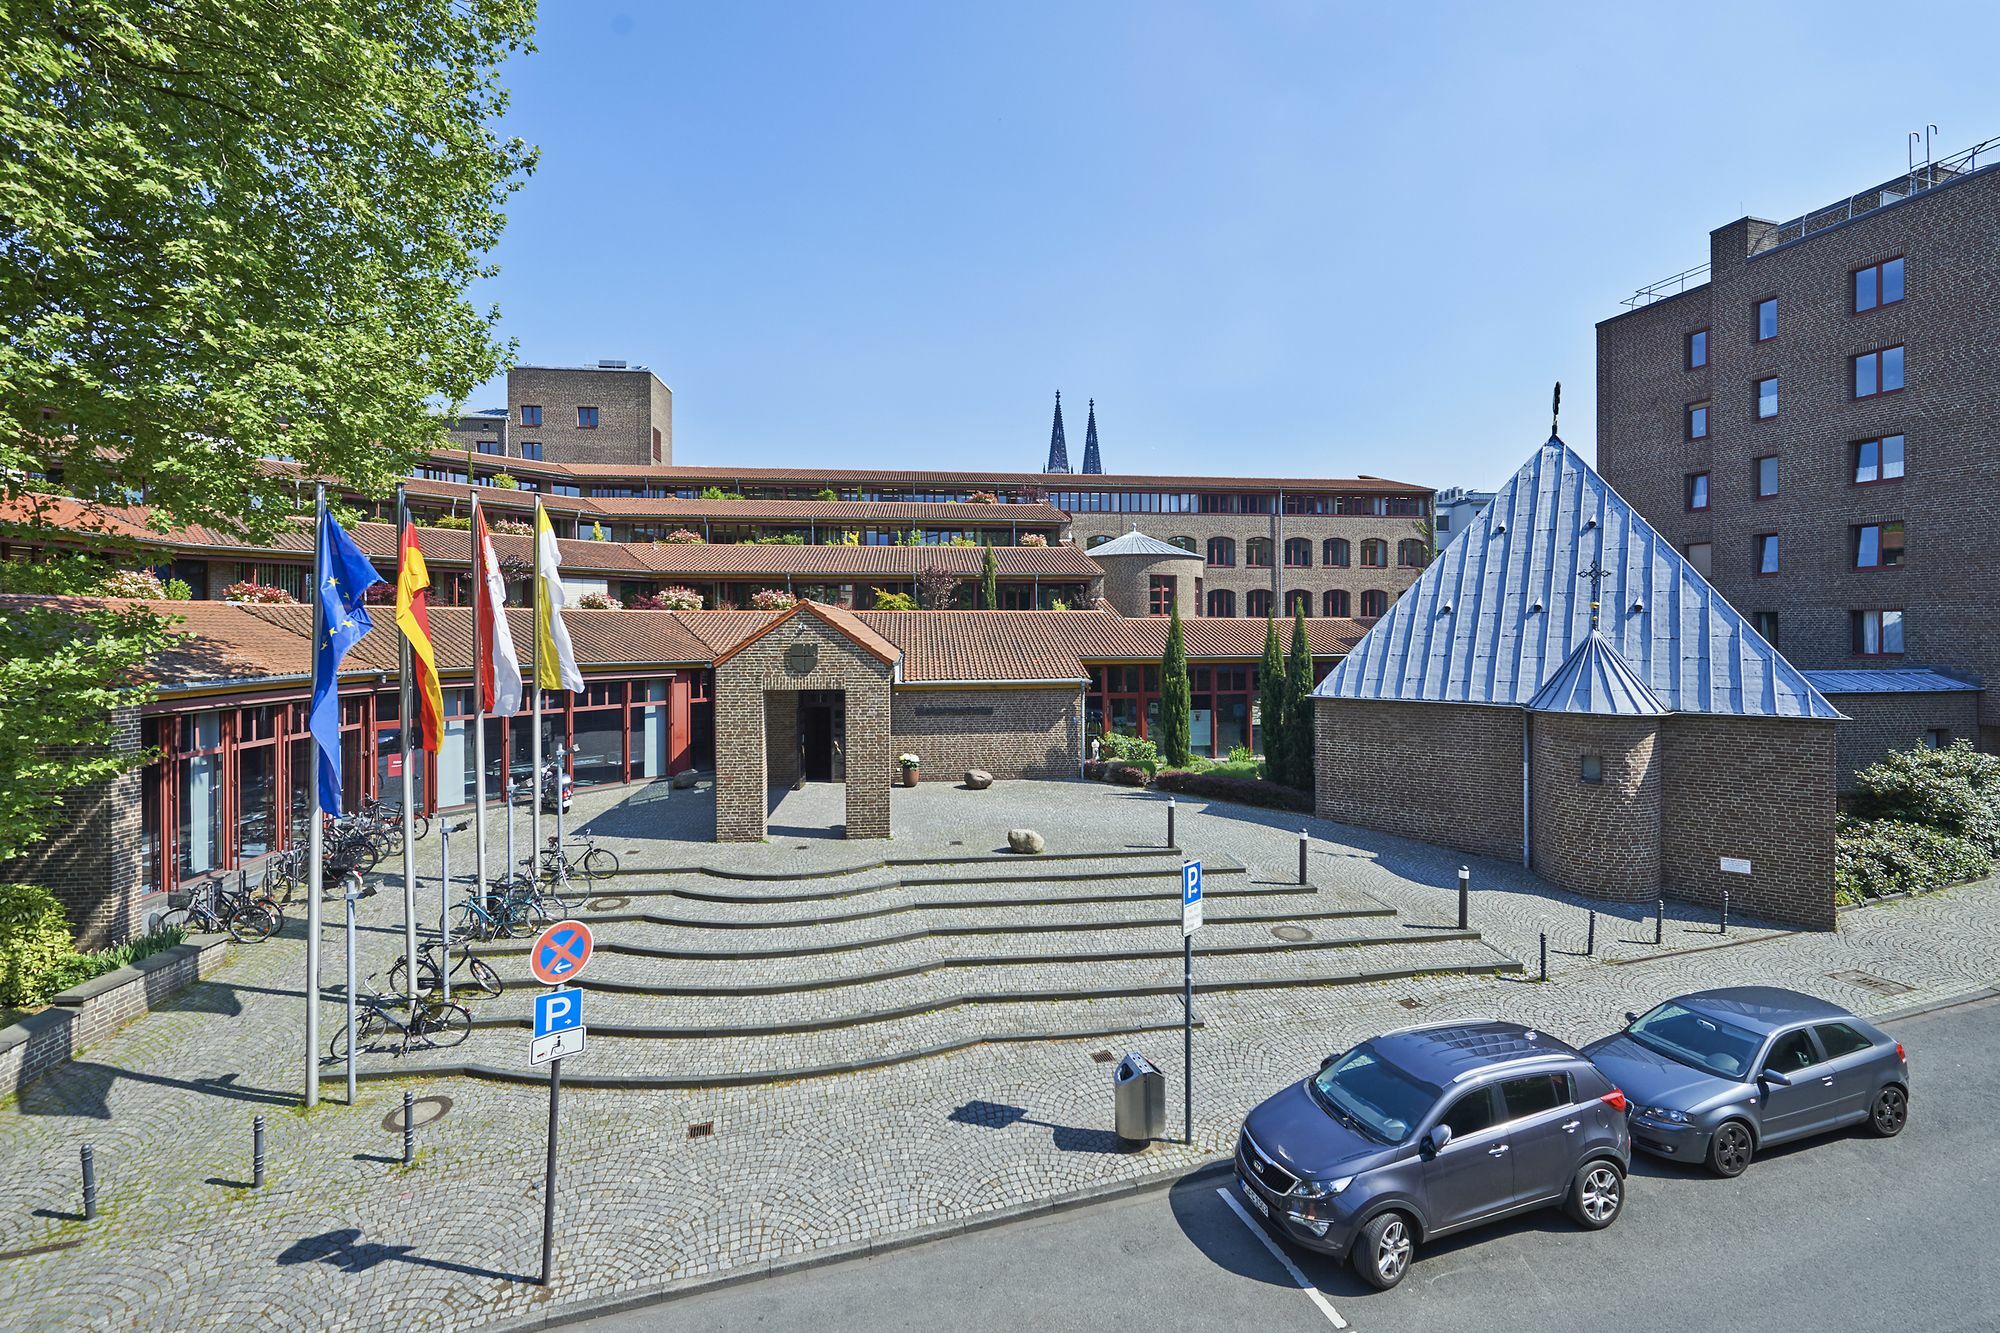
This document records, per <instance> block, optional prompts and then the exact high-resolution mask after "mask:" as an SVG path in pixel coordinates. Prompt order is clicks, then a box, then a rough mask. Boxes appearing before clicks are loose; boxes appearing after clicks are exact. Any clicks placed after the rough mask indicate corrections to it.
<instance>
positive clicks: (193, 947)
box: [0, 935, 229, 1096]
mask: <svg viewBox="0 0 2000 1333" xmlns="http://www.w3.org/2000/svg"><path fill="white" fill-rule="evenodd" d="M228 944H229V940H228V938H227V937H226V936H222V935H201V936H196V937H195V938H193V939H190V940H188V941H187V942H186V943H185V944H177V945H175V946H174V947H173V948H171V949H167V950H164V951H162V952H160V953H156V954H154V955H152V956H151V957H150V958H142V959H140V960H139V961H138V962H136V963H134V964H132V965H131V966H130V967H121V968H119V969H118V970H117V971H115V972H107V973H105V974H104V975H103V976H101V977H92V978H91V979H90V980H89V981H86V982H84V983H83V984H82V985H80V986H72V987H70V988H69V989H68V990H66V991H64V992H62V993H61V994H60V995H57V996H55V997H54V998H53V999H51V1000H50V1001H49V1007H48V1008H47V1009H44V1010H43V1011H42V1012H40V1013H38V1014H30V1015H28V1016H27V1017H26V1018H24V1019H22V1020H21V1021H20V1022H18V1023H16V1024H14V1025H13V1026H12V1027H9V1028H4V1029H0V1096H5V1095H10V1094H13V1093H18V1092H19V1091H21V1089H22V1088H25V1087H26V1086H27V1085H28V1084H29V1083H31V1082H33V1081H34V1079H35V1078H37V1077H38V1076H39V1075H42V1074H45V1073H47V1072H48V1071H49V1070H51V1069H53V1068H55V1066H57V1065H59V1064H61V1063H63V1062H64V1061H65V1060H68V1059H70V1058H71V1057H72V1056H74V1055H75V1054H76V1053H77V1052H78V1051H79V1050H82V1049H83V1048H85V1047H87V1046H94V1045H96V1044H97V1043H98V1042H100V1041H102V1040H103V1039H104V1038H105V1037H106V1036H108V1035H110V1034H111V1033H112V1032H115V1031H116V1030H117V1029H119V1028H121V1027H123V1026H125V1024H127V1023H129V1022H131V1021H132V1020H133V1019H135V1018H137V1017H138V1016H139V1015H141V1014H143V1013H146V1012H148V1011H149V1010H151V1009H152V1008H153V1006H154V1005H156V1004H158V1003H160V1002H161V1001H162V1000H165V999H166V998H167V997H168V996H170V995H173V994H175V993H176V992H178V991H180V990H182V989H184V988H186V987H187V986H190V985H192V984H193V983H194V982H196V981H198V980H200V979H201V978H202V977H205V976H207V975H208V974H209V973H211V972H213V971H215V969H216V968H217V967H219V966H221V965H222V958H223V951H224V950H225V949H226V948H227V946H228Z"/></svg>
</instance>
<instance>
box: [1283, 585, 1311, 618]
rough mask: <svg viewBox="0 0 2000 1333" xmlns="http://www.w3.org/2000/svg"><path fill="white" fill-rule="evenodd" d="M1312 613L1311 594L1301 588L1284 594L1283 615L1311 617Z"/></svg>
mask: <svg viewBox="0 0 2000 1333" xmlns="http://www.w3.org/2000/svg"><path fill="white" fill-rule="evenodd" d="M1312 613H1313V598H1312V594H1311V593H1309V592H1307V591H1306V590H1305V589H1303V588H1293V589H1292V590H1291V591H1290V592H1288V593H1286V594H1285V614H1286V615H1288V616H1296V615H1308V616H1309V615H1311V614H1312Z"/></svg>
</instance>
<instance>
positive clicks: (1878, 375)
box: [1854, 347, 1903, 398]
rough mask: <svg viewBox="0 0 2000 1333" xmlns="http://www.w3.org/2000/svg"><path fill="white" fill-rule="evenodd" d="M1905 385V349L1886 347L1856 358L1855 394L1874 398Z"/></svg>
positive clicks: (1857, 396) (1859, 396) (1893, 391)
mask: <svg viewBox="0 0 2000 1333" xmlns="http://www.w3.org/2000/svg"><path fill="white" fill-rule="evenodd" d="M1902 387H1903V349H1902V348H1901V347H1884V348H1882V349H1881V350H1880V351H1875V352H1863V353H1862V354H1861V355H1860V356H1857V357H1855V358H1854V396H1855V397H1856V398H1873V397H1875V396H1876V395H1877V394H1884V393H1895V392H1896V391H1897V390H1899V389H1901V388H1902Z"/></svg>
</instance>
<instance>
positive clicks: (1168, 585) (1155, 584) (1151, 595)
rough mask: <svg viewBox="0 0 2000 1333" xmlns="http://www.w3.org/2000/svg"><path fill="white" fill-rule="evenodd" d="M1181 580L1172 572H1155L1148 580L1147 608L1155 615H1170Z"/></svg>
mask: <svg viewBox="0 0 2000 1333" xmlns="http://www.w3.org/2000/svg"><path fill="white" fill-rule="evenodd" d="M1179 584H1180V580H1179V579H1178V578H1176V577H1175V576H1174V575H1172V574H1155V575H1153V576H1152V577H1151V578H1149V579H1148V580H1147V581H1146V609H1147V611H1148V612H1150V613H1151V614H1153V615H1156V616H1164V615H1170V614H1172V612H1173V609H1174V598H1175V596H1176V595H1177V594H1176V589H1177V588H1178V586H1179Z"/></svg>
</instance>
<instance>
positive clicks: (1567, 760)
mask: <svg viewBox="0 0 2000 1333" xmlns="http://www.w3.org/2000/svg"><path fill="white" fill-rule="evenodd" d="M1529 737H1530V740H1529V751H1530V753H1531V754H1532V756H1533V764H1532V766H1531V768H1530V773H1531V779H1530V796H1531V799H1530V806H1529V808H1530V821H1531V822H1532V823H1533V825H1534V837H1533V840H1532V843H1531V850H1532V857H1533V868H1534V870H1535V872H1536V873H1537V874H1539V875H1541V876H1542V877H1543V878H1545V879H1547V880H1548V881H1549V882H1550V883H1553V884H1556V885H1559V886H1561V887H1562V888H1565V889H1570V890H1573V891H1575V892H1577V893H1582V894H1588V895H1589V896H1591V897H1593V898H1610V899H1615V900H1617V901H1620V902H1651V901H1653V900H1654V899H1655V898H1657V897H1659V895H1660V818H1661V811H1662V799H1661V791H1662V782H1661V765H1660V755H1659V722H1658V721H1657V720H1656V719H1653V718H1624V717H1580V716H1572V715H1569V714H1563V713H1537V714H1535V715H1533V717H1532V718H1531V720H1530V723H1529ZM1585 755H1596V756H1597V757H1598V759H1599V762H1600V765H1601V773H1602V776H1601V778H1600V780H1599V781H1596V782H1585V781H1584V780H1583V757H1584V756H1585Z"/></svg>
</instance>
